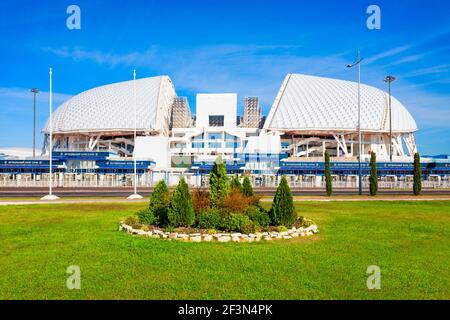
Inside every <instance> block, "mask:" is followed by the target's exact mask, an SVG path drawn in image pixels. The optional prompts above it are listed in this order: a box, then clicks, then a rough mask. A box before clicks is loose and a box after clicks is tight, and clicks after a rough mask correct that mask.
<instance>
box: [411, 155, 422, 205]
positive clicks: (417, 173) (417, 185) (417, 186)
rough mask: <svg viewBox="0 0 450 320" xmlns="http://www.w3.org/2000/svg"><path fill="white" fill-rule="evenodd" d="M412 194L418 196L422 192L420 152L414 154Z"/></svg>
mask: <svg viewBox="0 0 450 320" xmlns="http://www.w3.org/2000/svg"><path fill="white" fill-rule="evenodd" d="M413 191H414V195H416V196H418V195H420V193H421V192H422V168H421V166H420V154H419V153H417V152H416V153H415V154H414V185H413Z"/></svg>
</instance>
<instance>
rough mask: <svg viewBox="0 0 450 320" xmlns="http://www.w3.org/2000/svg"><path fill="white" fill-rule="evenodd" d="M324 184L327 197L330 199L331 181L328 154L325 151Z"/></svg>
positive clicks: (331, 191)
mask: <svg viewBox="0 0 450 320" xmlns="http://www.w3.org/2000/svg"><path fill="white" fill-rule="evenodd" d="M325 184H326V189H327V195H328V196H329V197H330V196H331V195H332V194H333V180H332V179H331V170H330V154H329V153H328V151H325Z"/></svg>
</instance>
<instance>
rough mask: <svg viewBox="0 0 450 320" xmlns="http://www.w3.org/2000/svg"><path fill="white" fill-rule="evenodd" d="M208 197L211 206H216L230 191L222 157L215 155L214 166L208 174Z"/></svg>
mask: <svg viewBox="0 0 450 320" xmlns="http://www.w3.org/2000/svg"><path fill="white" fill-rule="evenodd" d="M209 188H210V193H209V198H210V203H211V207H213V208H214V207H217V206H218V205H219V204H220V202H221V201H222V199H223V198H224V197H225V196H226V195H227V194H228V192H229V191H230V184H229V182H228V176H227V168H226V166H225V164H224V163H223V161H222V158H221V157H220V156H219V157H217V159H216V161H215V162H214V166H213V168H212V170H211V172H210V174H209Z"/></svg>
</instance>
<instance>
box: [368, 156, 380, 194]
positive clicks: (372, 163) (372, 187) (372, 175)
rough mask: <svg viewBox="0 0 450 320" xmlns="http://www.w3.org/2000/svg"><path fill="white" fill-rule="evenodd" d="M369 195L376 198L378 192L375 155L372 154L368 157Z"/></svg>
mask: <svg viewBox="0 0 450 320" xmlns="http://www.w3.org/2000/svg"><path fill="white" fill-rule="evenodd" d="M369 182H370V195H371V196H376V195H377V192H378V172H377V154H376V153H375V152H372V154H371V155H370V177H369Z"/></svg>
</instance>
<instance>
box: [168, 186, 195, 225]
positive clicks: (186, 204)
mask: <svg viewBox="0 0 450 320" xmlns="http://www.w3.org/2000/svg"><path fill="white" fill-rule="evenodd" d="M168 219H169V224H170V225H171V226H172V227H190V226H191V225H193V224H194V222H195V213H194V208H193V206H192V198H191V194H190V193H189V187H188V185H187V183H186V181H185V180H184V178H181V179H180V182H179V183H178V185H177V187H176V188H175V191H174V192H173V195H172V199H171V200H170V206H169V210H168Z"/></svg>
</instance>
